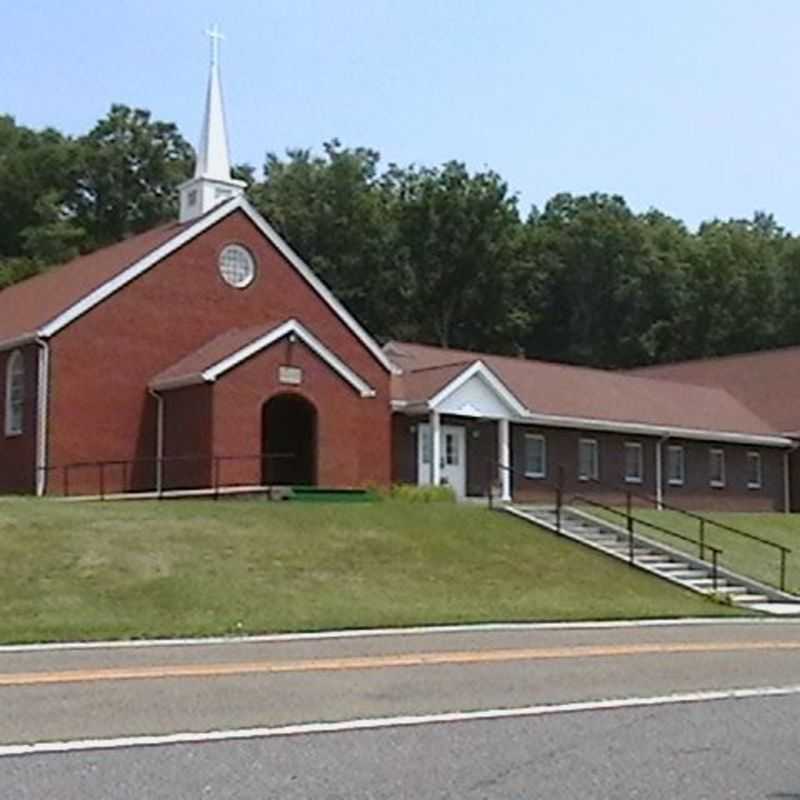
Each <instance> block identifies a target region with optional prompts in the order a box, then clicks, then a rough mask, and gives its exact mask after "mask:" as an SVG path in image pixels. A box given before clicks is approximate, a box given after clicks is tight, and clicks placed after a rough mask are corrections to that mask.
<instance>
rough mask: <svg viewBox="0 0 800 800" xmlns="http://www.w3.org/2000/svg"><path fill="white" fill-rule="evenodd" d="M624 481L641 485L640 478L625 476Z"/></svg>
mask: <svg viewBox="0 0 800 800" xmlns="http://www.w3.org/2000/svg"><path fill="white" fill-rule="evenodd" d="M625 483H638V484H639V485H641V484H642V479H641V478H628V477H627V476H626V477H625Z"/></svg>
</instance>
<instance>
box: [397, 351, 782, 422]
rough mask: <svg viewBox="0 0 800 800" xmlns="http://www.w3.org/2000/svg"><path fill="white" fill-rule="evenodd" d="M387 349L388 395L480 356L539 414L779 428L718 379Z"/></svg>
mask: <svg viewBox="0 0 800 800" xmlns="http://www.w3.org/2000/svg"><path fill="white" fill-rule="evenodd" d="M386 352H387V353H388V355H389V356H390V357H391V358H392V359H393V360H394V361H395V362H396V363H397V364H398V365H399V366H401V367H402V368H403V370H404V375H403V376H402V378H401V379H400V380H399V381H397V382H396V383H394V384H393V399H394V400H404V401H407V402H410V403H416V402H421V401H423V400H427V399H430V398H431V397H432V396H433V395H434V394H436V393H437V392H438V391H439V390H440V389H441V388H442V387H443V386H444V385H446V384H447V383H449V381H450V380H452V379H453V378H454V377H455V376H456V375H457V374H458V373H459V372H461V371H463V369H465V368H466V367H467V366H468V365H469V364H471V363H474V362H475V361H477V360H480V361H482V362H483V363H484V364H485V365H486V366H487V367H488V368H489V369H491V370H492V372H494V373H495V375H496V376H497V377H498V378H500V380H501V381H502V382H503V383H504V384H505V385H506V386H507V387H508V389H509V390H510V391H511V392H512V393H513V394H514V395H515V396H516V397H517V399H518V400H519V401H520V402H521V403H522V404H523V405H524V406H525V407H526V408H528V409H529V410H530V411H531V412H533V413H537V414H546V415H551V416H562V417H572V418H578V419H587V420H602V421H609V422H618V423H620V424H625V423H634V424H644V425H655V426H660V427H666V428H684V429H693V430H710V431H719V432H729V433H744V434H755V435H774V434H776V433H777V432H778V431H777V429H776V428H775V427H774V426H773V425H771V424H769V423H768V422H766V421H764V420H763V419H761V418H760V417H759V416H757V415H756V414H755V413H754V412H753V411H751V410H750V409H749V408H747V407H746V406H745V405H744V404H743V403H741V402H740V401H739V400H737V399H736V398H735V397H733V396H732V395H731V394H730V393H729V392H727V391H725V390H724V389H720V388H717V387H707V386H695V385H687V384H684V383H677V382H674V381H667V380H660V379H655V378H646V377H639V376H634V375H628V374H624V373H620V372H609V371H606V370H599V369H590V368H587V367H574V366H569V365H565V364H553V363H549V362H545V361H534V360H528V359H522V358H510V357H506V356H497V355H491V354H486V353H472V352H468V351H464V350H450V349H444V348H439V347H431V346H428V345H419V344H413V343H409V342H390V343H389V344H387V346H386Z"/></svg>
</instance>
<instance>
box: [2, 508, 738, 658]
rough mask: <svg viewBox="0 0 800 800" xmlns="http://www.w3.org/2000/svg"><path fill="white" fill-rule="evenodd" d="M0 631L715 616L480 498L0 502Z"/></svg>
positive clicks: (84, 633) (125, 631)
mask: <svg viewBox="0 0 800 800" xmlns="http://www.w3.org/2000/svg"><path fill="white" fill-rule="evenodd" d="M0 608H2V614H0V641H4V642H18V641H37V640H59V639H91V638H112V637H139V636H175V635H200V634H222V633H240V632H249V633H255V632H265V631H295V630H314V629H323V628H342V627H365V626H391V625H409V624H422V623H456V622H477V621H495V620H553V619H608V618H619V617H662V616H678V615H707V614H728V613H732V612H731V610H730V609H727V608H725V607H723V606H720V605H716V604H714V603H712V602H710V601H706V600H705V599H703V598H701V597H698V596H697V595H693V594H690V593H687V592H684V591H683V590H680V589H677V588H674V587H672V586H669V585H668V584H665V583H662V582H660V581H658V580H655V579H653V578H650V577H647V576H645V575H643V574H641V573H639V572H637V571H634V570H631V569H630V568H628V567H626V566H625V565H623V564H619V563H616V562H614V561H612V560H610V559H607V558H605V557H602V556H599V555H597V554H595V553H592V552H590V551H588V550H584V549H582V548H580V547H578V546H576V545H573V544H570V543H568V542H566V541H563V540H560V539H558V538H556V537H554V536H552V535H551V534H547V533H544V532H541V531H538V530H537V529H535V528H534V527H533V526H531V525H528V524H527V523H525V522H522V521H520V520H516V519H514V518H513V517H511V516H509V515H505V514H501V513H498V512H490V511H487V510H486V509H483V508H474V507H465V506H456V505H453V504H446V503H442V504H410V503H402V502H399V501H384V502H380V503H374V504H358V505H340V504H336V505H322V504H319V505H317V504H313V505H303V504H290V503H286V504H278V503H274V504H271V503H266V502H244V501H239V502H236V501H227V502H224V501H220V502H218V503H214V502H211V501H181V502H164V503H160V504H159V503H155V502H152V503H150V502H125V503H81V504H73V503H60V502H55V501H40V500H19V499H0Z"/></svg>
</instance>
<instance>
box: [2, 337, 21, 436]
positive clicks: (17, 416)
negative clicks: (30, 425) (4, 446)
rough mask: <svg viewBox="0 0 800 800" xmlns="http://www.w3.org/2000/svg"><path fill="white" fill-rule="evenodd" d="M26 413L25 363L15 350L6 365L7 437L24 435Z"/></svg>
mask: <svg viewBox="0 0 800 800" xmlns="http://www.w3.org/2000/svg"><path fill="white" fill-rule="evenodd" d="M24 411H25V362H24V361H23V358H22V351H20V350H15V351H14V352H13V353H12V354H11V357H10V358H9V359H8V363H7V364H6V436H17V435H18V434H20V433H22V418H23V414H24Z"/></svg>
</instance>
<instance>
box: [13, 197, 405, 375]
mask: <svg viewBox="0 0 800 800" xmlns="http://www.w3.org/2000/svg"><path fill="white" fill-rule="evenodd" d="M235 211H242V212H243V213H244V214H245V216H247V218H248V219H249V220H250V221H251V222H252V223H253V224H254V225H255V226H256V228H258V230H259V231H260V232H261V234H262V235H263V236H264V237H265V238H266V239H267V240H268V241H269V242H270V243H271V244H272V245H273V246H274V247H275V248H276V249H277V250H278V251H279V252H280V253H281V255H283V257H284V258H285V259H286V260H287V261H288V262H289V264H290V265H291V266H292V267H293V268H294V269H295V270H296V271H297V272H298V273H300V276H301V277H302V278H303V279H304V280H305V281H306V283H308V284H309V285H310V286H311V288H312V289H313V290H314V291H315V292H316V293H317V294H318V295H319V296H320V297H321V298H322V300H323V301H324V302H325V303H326V304H327V305H328V307H329V308H330V309H331V310H332V311H333V312H334V314H336V316H337V317H338V318H339V319H340V320H341V321H342V322H343V323H344V325H345V326H346V327H347V328H348V329H349V330H350V332H351V333H352V334H353V335H354V336H355V337H356V339H358V340H359V341H360V342H361V344H363V345H364V347H365V348H366V349H367V350H368V351H369V352H370V353H371V354H372V356H373V358H375V360H376V361H378V363H379V364H380V365H381V366H382V367H384V369H386V371H387V372H389V373H391V374H399V373H400V369H399V367H397V366H396V365H394V364H393V363H392V362H391V361H390V360H389V358H388V357H387V356H386V354H385V353H384V352H383V350H382V349H381V348H380V346H379V345H378V343H377V342H376V341H375V340H374V339H373V338H372V337H371V336H370V335H369V334H368V333H367V332H366V331H365V330H364V328H363V327H362V326H361V325H360V324H359V323H358V322H357V321H356V319H355V318H354V317H353V316H352V315H351V314H350V312H349V311H347V309H346V308H345V307H344V306H343V305H342V304H341V303H340V302H339V301H338V300H337V299H336V298H335V297H334V295H333V293H332V292H331V290H330V289H328V287H327V286H326V285H325V284H324V283H323V282H322V281H321V280H320V279H319V278H318V277H317V276H316V275H315V274H314V273H313V271H312V270H311V268H310V267H309V266H308V265H307V264H306V263H305V262H304V261H303V260H302V259H301V258H300V257H299V256H298V255H297V254H296V253H295V252H294V251H293V250H292V249H291V247H290V246H289V245H288V244H287V243H286V242H285V241H284V240H283V239H282V238H281V237H280V236H279V235H278V233H277V232H276V231H275V230H274V228H272V226H271V225H270V224H269V223H268V222H267V221H266V220H265V219H264V218H263V217H262V216H261V214H259V213H258V211H256V209H255V208H254V207H253V206H252V205H251V204H250V203H249V202H248V200H247V198H245V197H244V196H243V195H242V196H238V197H234V198H232V199H231V200H228V201H227V202H225V203H221V204H220V205H219V206H217V207H216V208H215V209H213V210H212V211H209V212H208V213H207V214H206V215H204V216H203V217H200V218H198V219H197V220H196V221H195V222H193V223H191V224H190V225H189V226H188V227H187V228H185V229H184V230H183V231H181V233H179V234H176V235H175V236H173V237H172V238H171V239H169V240H168V241H166V242H165V243H164V244H162V245H161V246H160V247H157V248H156V249H155V250H153V251H152V252H150V253H148V254H147V255H146V256H144V257H143V258H141V259H139V260H138V261H136V262H134V263H133V264H131V265H130V266H129V267H128V268H127V269H125V270H124V271H123V272H121V273H120V274H119V275H117V276H116V277H114V278H112V279H111V280H109V281H106V282H105V283H104V284H102V285H101V286H98V287H97V288H96V289H95V290H94V291H92V292H90V293H89V294H88V295H86V296H85V297H84V298H82V299H81V300H79V301H78V302H77V303H74V304H73V305H71V306H70V307H69V308H68V309H66V311H63V312H62V313H60V314H59V315H58V316H56V317H55V318H53V319H52V320H50V322H48V323H46V324H45V325H43V326H42V327H41V328H40V329H39V330H38V331H36V333H35V334H26V335H25V336H23V337H17V339H16V340H15V341H20V340H25V341H31V340H33V339H35V338H36V337H39V338H43V339H47V338H50V337H51V336H54V335H55V334H57V333H58V332H59V331H60V330H62V329H63V328H65V327H66V326H67V325H69V324H70V323H71V322H74V321H75V320H76V319H77V318H78V317H80V316H82V315H83V314H85V313H87V312H88V311H90V310H91V309H93V308H94V307H95V306H97V305H98V304H100V303H102V302H103V300H105V299H106V298H108V297H110V296H111V295H112V294H114V292H116V291H118V290H119V289H121V288H123V287H124V286H126V285H127V284H128V283H130V282H131V281H133V280H134V279H136V278H138V277H139V276H140V275H142V274H143V273H144V272H147V270H149V269H150V268H151V267H153V266H155V265H156V264H157V263H158V262H159V261H162V260H163V259H165V258H166V257H167V256H169V255H170V254H171V253H173V252H175V251H176V250H177V249H178V248H180V247H182V246H183V245H185V244H187V243H188V242H190V241H191V240H192V239H194V238H195V237H197V236H199V235H200V234H201V233H203V232H204V231H206V230H208V229H209V228H211V227H212V226H214V225H216V224H217V223H218V222H220V221H221V220H223V219H225V217H227V216H229V215H230V214H232V213H233V212H235ZM5 347H6V343H2V344H0V349H5Z"/></svg>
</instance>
